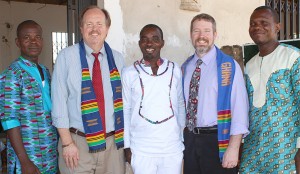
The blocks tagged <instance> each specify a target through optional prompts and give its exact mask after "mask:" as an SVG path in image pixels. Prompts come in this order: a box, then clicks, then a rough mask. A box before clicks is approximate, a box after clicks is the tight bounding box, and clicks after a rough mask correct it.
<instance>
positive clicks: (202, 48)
mask: <svg viewBox="0 0 300 174" xmlns="http://www.w3.org/2000/svg"><path fill="white" fill-rule="evenodd" d="M210 49H211V46H200V47H196V53H197V55H203V54H205V53H207V52H208V51H209V50H210Z"/></svg>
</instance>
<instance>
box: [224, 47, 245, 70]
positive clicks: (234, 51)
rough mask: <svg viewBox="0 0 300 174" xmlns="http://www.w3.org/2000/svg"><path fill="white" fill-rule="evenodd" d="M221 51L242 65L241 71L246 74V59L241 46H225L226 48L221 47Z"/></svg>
mask: <svg viewBox="0 0 300 174" xmlns="http://www.w3.org/2000/svg"><path fill="white" fill-rule="evenodd" d="M221 50H222V51H223V52H224V53H225V54H227V55H229V56H231V57H233V58H234V59H235V60H236V61H237V62H238V64H239V65H240V67H241V69H242V71H243V73H244V58H243V49H242V46H239V45H233V46H229V45H225V46H222V47H221Z"/></svg>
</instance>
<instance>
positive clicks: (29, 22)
mask: <svg viewBox="0 0 300 174" xmlns="http://www.w3.org/2000/svg"><path fill="white" fill-rule="evenodd" d="M26 25H37V26H39V27H40V28H41V29H42V27H41V26H40V25H39V24H38V23H37V22H35V21H34V20H25V21H23V22H21V23H20V24H19V25H18V27H17V37H19V36H20V34H21V30H22V29H23V28H24V27H25V26H26Z"/></svg>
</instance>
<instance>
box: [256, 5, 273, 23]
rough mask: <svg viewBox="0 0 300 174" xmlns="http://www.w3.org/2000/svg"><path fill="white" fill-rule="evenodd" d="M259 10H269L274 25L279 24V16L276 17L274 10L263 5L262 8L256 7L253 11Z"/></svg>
mask: <svg viewBox="0 0 300 174" xmlns="http://www.w3.org/2000/svg"><path fill="white" fill-rule="evenodd" d="M259 10H269V11H270V12H271V13H272V16H273V18H274V21H275V22H276V23H279V15H278V13H277V11H276V10H275V9H273V8H272V7H269V6H265V5H264V6H260V7H257V8H256V9H255V10H254V11H259Z"/></svg>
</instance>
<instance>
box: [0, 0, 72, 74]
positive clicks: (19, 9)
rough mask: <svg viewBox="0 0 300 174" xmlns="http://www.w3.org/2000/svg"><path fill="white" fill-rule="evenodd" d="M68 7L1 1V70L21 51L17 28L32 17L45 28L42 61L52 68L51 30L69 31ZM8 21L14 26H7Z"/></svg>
mask: <svg viewBox="0 0 300 174" xmlns="http://www.w3.org/2000/svg"><path fill="white" fill-rule="evenodd" d="M66 8H67V7H66V6H58V5H45V4H35V3H20V2H13V1H11V2H6V1H0V16H1V17H0V37H1V38H2V36H5V37H6V38H7V40H8V42H7V43H6V42H3V41H2V40H1V41H0V71H2V70H4V68H6V67H7V66H8V65H9V64H10V63H11V62H12V61H13V60H14V59H16V58H17V57H18V56H19V55H20V53H19V49H18V47H17V46H16V44H15V38H16V28H17V26H18V24H19V23H20V22H22V21H24V20H27V19H32V20H35V21H36V22H37V23H39V24H40V25H41V26H42V28H43V38H44V48H43V52H42V54H41V56H40V62H41V63H43V64H44V65H46V66H47V67H49V68H50V69H52V38H51V37H52V35H51V32H66V31H67V9H66ZM6 23H9V24H10V25H11V26H12V27H11V28H7V27H6Z"/></svg>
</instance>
